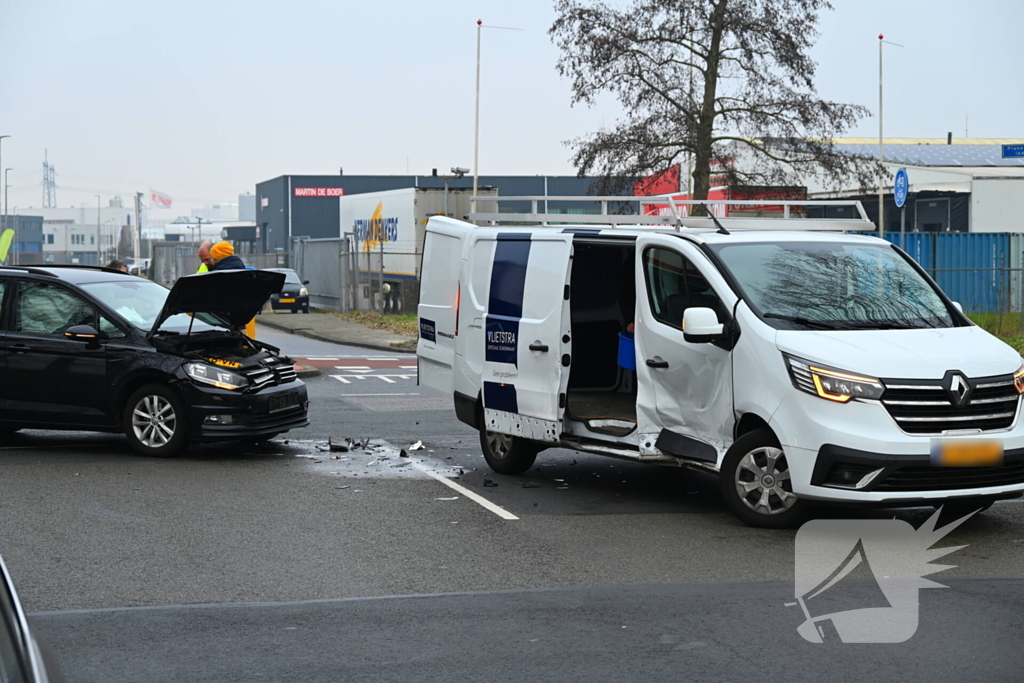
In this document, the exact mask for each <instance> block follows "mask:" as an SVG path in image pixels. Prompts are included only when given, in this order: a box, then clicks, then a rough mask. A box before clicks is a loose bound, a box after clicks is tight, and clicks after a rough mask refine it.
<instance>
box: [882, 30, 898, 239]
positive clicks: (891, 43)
mask: <svg viewBox="0 0 1024 683" xmlns="http://www.w3.org/2000/svg"><path fill="white" fill-rule="evenodd" d="M883 43H888V44H889V45H895V46H896V47H903V46H902V45H900V44H899V43H893V42H890V41H888V40H886V39H885V36H884V35H882V34H881V33H879V34H878V162H879V163H882V164H884V163H885V149H884V147H883V145H882V44H883ZM878 236H879V237H882V238H884V237H885V174H884V171H883V175H882V177H881V178H879V179H878Z"/></svg>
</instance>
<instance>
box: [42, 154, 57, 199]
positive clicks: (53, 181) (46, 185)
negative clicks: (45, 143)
mask: <svg viewBox="0 0 1024 683" xmlns="http://www.w3.org/2000/svg"><path fill="white" fill-rule="evenodd" d="M49 156H50V152H49V150H44V152H43V208H44V209H55V208H57V174H56V172H55V171H54V170H53V164H51V163H50V162H49Z"/></svg>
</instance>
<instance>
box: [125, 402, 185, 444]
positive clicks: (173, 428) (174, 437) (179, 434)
mask: <svg viewBox="0 0 1024 683" xmlns="http://www.w3.org/2000/svg"><path fill="white" fill-rule="evenodd" d="M185 419H186V418H185V408H184V406H183V405H182V403H181V399H180V398H178V395H177V394H176V393H175V392H174V390H173V389H171V388H170V387H168V386H167V385H165V384H147V385H146V386H144V387H141V388H139V389H138V390H136V391H135V393H133V394H132V395H131V396H130V397H128V401H127V402H126V403H125V406H124V414H123V415H122V420H121V424H122V425H123V426H124V434H125V436H127V437H128V443H129V444H131V446H132V448H133V449H135V452H136V453H139V454H140V455H147V456H150V457H154V458H169V457H172V456H175V455H178V454H179V453H181V451H183V450H184V449H185V446H186V445H187V444H186V442H185V432H186V427H187V426H186V424H185Z"/></svg>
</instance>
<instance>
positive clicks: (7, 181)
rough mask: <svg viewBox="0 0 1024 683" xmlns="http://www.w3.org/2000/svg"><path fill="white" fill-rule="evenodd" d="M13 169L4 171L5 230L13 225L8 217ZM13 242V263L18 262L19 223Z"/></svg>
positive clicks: (16, 226)
mask: <svg viewBox="0 0 1024 683" xmlns="http://www.w3.org/2000/svg"><path fill="white" fill-rule="evenodd" d="M13 170H14V169H13V168H8V169H6V170H5V171H4V229H5V230H6V229H7V228H9V227H11V226H10V225H8V218H7V210H8V209H10V207H11V204H10V202H8V201H7V188H8V187H10V186H11V183H10V179H11V171H13ZM11 244H12V245H13V246H14V251H13V252H11V255H12V256H13V257H14V261H13V263H17V262H18V225H17V223H15V225H14V240H12V242H11Z"/></svg>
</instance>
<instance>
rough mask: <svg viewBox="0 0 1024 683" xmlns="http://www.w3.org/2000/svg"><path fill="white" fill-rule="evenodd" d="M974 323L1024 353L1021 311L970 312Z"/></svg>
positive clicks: (969, 315)
mask: <svg viewBox="0 0 1024 683" xmlns="http://www.w3.org/2000/svg"><path fill="white" fill-rule="evenodd" d="M967 317H969V318H970V319H971V320H973V321H974V323H975V324H976V325H977V326H978V327H981V328H983V329H984V330H985V331H986V332H990V333H992V334H994V335H995V336H997V337H999V338H1000V339H1002V340H1003V341H1004V342H1006V343H1007V344H1009V345H1010V346H1012V347H1013V348H1015V349H1017V352H1018V353H1020V354H1022V355H1024V335H1022V334H1021V329H1020V313H970V314H968V316H967Z"/></svg>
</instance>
